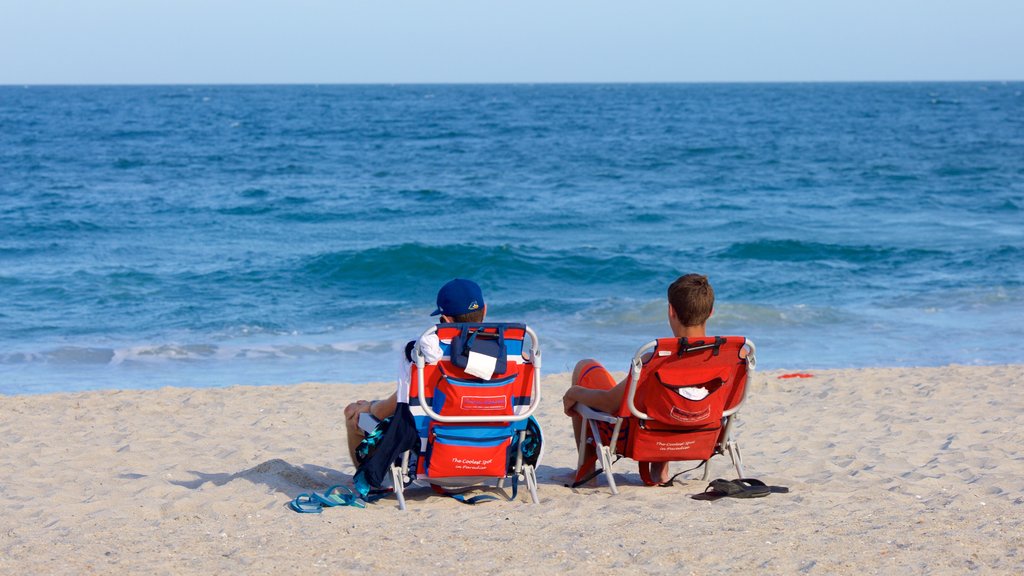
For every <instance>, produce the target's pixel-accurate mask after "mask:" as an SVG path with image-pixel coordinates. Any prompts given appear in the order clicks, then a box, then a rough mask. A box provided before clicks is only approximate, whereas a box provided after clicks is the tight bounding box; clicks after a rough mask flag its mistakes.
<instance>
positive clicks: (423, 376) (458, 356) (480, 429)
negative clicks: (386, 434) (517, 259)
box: [409, 323, 540, 478]
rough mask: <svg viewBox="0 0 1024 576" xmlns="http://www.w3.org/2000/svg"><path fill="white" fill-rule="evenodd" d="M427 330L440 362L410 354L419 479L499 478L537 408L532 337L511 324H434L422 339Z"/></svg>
mask: <svg viewBox="0 0 1024 576" xmlns="http://www.w3.org/2000/svg"><path fill="white" fill-rule="evenodd" d="M432 331H436V334H437V338H438V340H439V343H440V346H441V350H442V357H441V359H440V360H438V361H437V362H433V363H429V364H428V363H426V362H425V361H424V359H423V356H422V355H420V354H418V352H417V351H414V353H413V355H414V359H415V361H416V369H415V377H414V378H413V379H412V383H411V385H410V390H409V396H410V398H409V406H410V409H411V411H412V413H413V416H414V418H415V419H416V425H417V430H418V431H419V434H420V443H421V450H420V453H421V458H420V459H419V461H418V466H417V468H418V473H419V474H421V475H422V474H427V475H428V476H429V477H432V478H438V477H446V476H449V477H450V476H503V475H504V474H505V473H506V471H507V467H506V461H505V455H506V454H507V453H508V450H509V447H510V446H512V445H513V443H514V442H515V441H516V433H517V432H518V431H519V430H523V429H525V427H526V425H527V420H528V419H529V418H530V416H531V415H532V414H533V412H534V411H535V410H536V409H537V406H538V405H539V403H540V348H539V344H538V341H537V336H536V334H535V333H534V332H533V331H532V330H530V328H529V327H527V326H526V325H525V324H510V323H480V324H438V325H437V326H436V327H434V328H431V329H430V330H428V331H427V332H425V333H424V336H427V335H429V334H430V333H431V332H432ZM422 339H423V337H421V340H422ZM527 341H528V342H529V346H528V347H527ZM481 356H482V357H483V360H482V361H481V360H480V357H481ZM474 361H475V362H476V364H474ZM481 363H482V364H483V366H484V368H483V369H481V368H480V365H481ZM481 370H483V371H482V372H481ZM491 370H493V372H491V373H489V374H488V372H490V371H491ZM481 374H483V376H482V375H481Z"/></svg>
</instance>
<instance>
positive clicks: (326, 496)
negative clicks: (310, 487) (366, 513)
mask: <svg viewBox="0 0 1024 576" xmlns="http://www.w3.org/2000/svg"><path fill="white" fill-rule="evenodd" d="M342 490H344V492H342ZM310 497H311V498H312V499H313V500H316V501H317V502H318V503H319V504H320V505H321V506H324V507H326V508H333V507H334V506H355V507H356V508H366V504H363V503H362V502H360V501H359V497H357V496H356V495H355V493H353V492H352V489H351V488H349V487H348V486H344V485H342V484H336V485H334V486H331V487H330V488H328V489H327V491H326V492H324V493H323V494H317V493H316V492H314V493H312V494H310Z"/></svg>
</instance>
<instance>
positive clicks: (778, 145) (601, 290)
mask: <svg viewBox="0 0 1024 576" xmlns="http://www.w3.org/2000/svg"><path fill="white" fill-rule="evenodd" d="M1022 93H1024V84H1022V83H998V82H990V83H907V84H896V83H879V84H651V85H627V84H592V85H394V86H388V85H374V86H369V85H367V86H312V85H311V86H29V87H18V86H4V87H0V393H2V394H28V393H43V392H57V391H76V390H88V389H126V388H154V387H162V386H191V387H208V386H226V385H233V384H255V385H263V384H290V383H298V382H304V381H327V382H371V381H389V380H393V379H394V377H395V371H396V355H397V354H398V350H399V349H400V348H401V347H402V346H403V344H404V342H405V341H407V340H409V339H412V338H414V337H415V336H417V335H418V334H419V333H420V332H422V331H423V330H424V329H426V328H427V327H429V326H430V325H431V321H432V318H431V317H430V316H429V314H430V312H431V311H432V310H433V309H434V298H435V295H436V292H437V289H438V287H440V285H442V284H443V283H444V282H446V281H447V280H449V279H451V278H453V277H465V278H472V279H475V280H476V281H477V282H479V283H480V284H481V286H482V287H483V289H484V293H485V297H486V300H487V303H488V307H489V311H490V314H489V319H490V320H507V321H525V322H526V323H528V324H529V325H531V326H532V327H533V328H534V329H535V330H536V331H537V333H538V335H539V341H540V344H541V348H542V351H543V358H544V363H543V369H544V371H545V372H547V373H551V372H563V371H567V370H571V369H572V366H573V364H574V363H575V361H576V360H577V359H579V358H583V357H594V358H597V359H599V360H601V361H603V362H605V363H606V364H607V365H608V366H609V367H610V368H612V369H618V370H625V369H626V367H627V365H628V360H629V358H630V356H631V355H632V353H633V351H634V350H635V349H636V348H637V347H639V346H640V345H641V344H643V343H644V342H646V341H648V340H650V339H652V338H654V337H659V336H667V335H670V334H669V331H668V326H667V322H666V307H667V304H666V301H665V290H666V287H667V285H668V284H669V283H670V282H671V281H672V280H673V279H675V278H676V277H677V276H678V275H680V274H683V273H687V272H699V273H703V274H707V275H708V276H709V278H710V280H711V282H712V284H713V286H714V288H715V291H716V293H717V306H716V310H715V314H714V316H713V317H712V319H711V322H710V324H709V331H710V332H712V333H718V334H738V335H745V336H747V337H749V338H750V339H752V340H753V341H754V342H755V343H756V344H757V351H758V361H759V364H758V365H759V368H762V369H764V368H767V369H793V370H813V369H816V368H830V367H865V366H932V365H945V364H950V363H957V364H996V363H1024V352H1022V349H1021V343H1022V342H1024V212H1022V210H1024V95H1022Z"/></svg>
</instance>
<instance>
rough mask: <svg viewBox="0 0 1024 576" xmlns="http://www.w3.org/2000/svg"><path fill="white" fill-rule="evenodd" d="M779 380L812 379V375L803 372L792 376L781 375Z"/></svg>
mask: <svg viewBox="0 0 1024 576" xmlns="http://www.w3.org/2000/svg"><path fill="white" fill-rule="evenodd" d="M779 378H814V374H807V373H805V372H794V373H792V374H783V375H782V376H779Z"/></svg>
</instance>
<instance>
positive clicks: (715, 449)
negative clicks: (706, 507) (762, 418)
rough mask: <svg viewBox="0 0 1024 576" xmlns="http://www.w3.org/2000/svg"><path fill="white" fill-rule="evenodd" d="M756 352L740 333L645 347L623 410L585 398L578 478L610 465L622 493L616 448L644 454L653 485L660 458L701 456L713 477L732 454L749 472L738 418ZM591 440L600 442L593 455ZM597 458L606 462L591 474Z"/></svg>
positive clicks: (647, 479) (643, 470) (644, 470)
mask: <svg viewBox="0 0 1024 576" xmlns="http://www.w3.org/2000/svg"><path fill="white" fill-rule="evenodd" d="M754 352H755V347H754V343H753V342H751V341H749V340H747V339H745V338H743V337H739V336H727V337H721V336H708V337H704V338H689V339H687V338H662V339H659V340H654V341H651V342H648V343H647V344H644V345H643V346H641V347H640V349H639V350H637V352H636V354H635V355H634V356H633V362H632V367H631V369H630V373H629V386H628V388H627V390H626V394H625V396H624V397H623V400H622V405H621V406H620V408H619V410H618V412H617V413H616V414H607V413H605V412H600V411H597V410H593V409H591V408H589V407H588V406H584V405H582V404H577V408H576V410H577V412H578V413H579V414H580V415H581V416H582V417H583V432H582V434H581V438H580V446H579V454H580V458H579V462H578V464H577V473H576V485H579V484H582V483H583V482H586V481H587V480H589V479H590V478H593V477H594V476H596V475H597V474H600V473H601V472H603V473H604V475H605V477H606V478H607V480H608V486H609V488H610V489H611V492H612V494H618V488H617V487H616V486H615V478H614V477H613V476H612V457H613V455H619V456H624V457H626V458H631V459H633V460H636V461H637V462H638V463H639V466H640V476H641V478H642V479H643V481H644V483H645V484H648V485H653V484H656V482H654V481H653V480H652V479H651V476H650V464H651V463H652V462H675V461H700V462H701V464H699V465H698V466H703V467H704V477H703V478H704V480H707V478H708V461H709V460H710V459H711V457H712V456H714V455H716V454H725V453H728V454H729V456H730V458H731V459H732V463H733V466H735V467H736V473H737V474H738V475H739V476H738V477H739V478H743V462H742V457H741V455H740V450H739V446H738V445H737V444H736V441H735V439H734V438H733V425H734V422H735V419H736V413H737V411H738V410H739V409H740V406H741V405H742V404H743V400H744V399H745V397H746V393H747V376H748V375H749V373H750V372H751V371H753V369H754V365H755V363H756V360H755V357H754ZM589 443H592V444H593V445H594V448H595V449H594V453H592V455H591V456H590V457H587V453H586V451H585V450H584V449H585V447H586V445H587V444H589ZM597 460H600V465H601V467H600V468H598V469H596V470H595V471H594V472H592V473H588V470H589V469H590V467H591V466H593V465H594V464H596V461H597Z"/></svg>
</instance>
